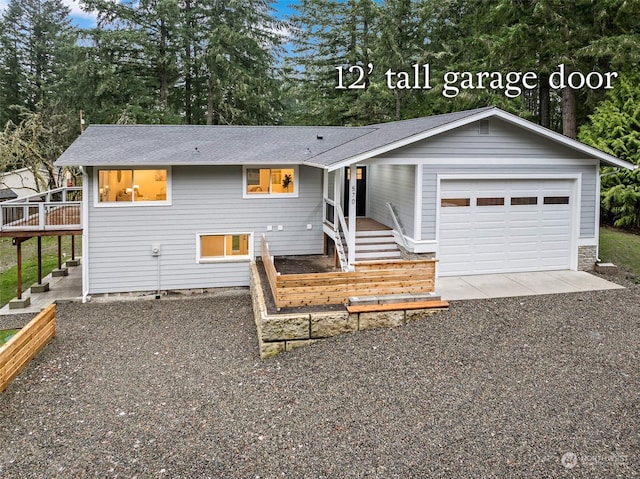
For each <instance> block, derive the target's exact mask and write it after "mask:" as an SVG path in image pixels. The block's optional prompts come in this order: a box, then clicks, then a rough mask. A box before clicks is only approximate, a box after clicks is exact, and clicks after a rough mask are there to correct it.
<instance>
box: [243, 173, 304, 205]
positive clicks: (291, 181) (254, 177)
mask: <svg viewBox="0 0 640 479" xmlns="http://www.w3.org/2000/svg"><path fill="white" fill-rule="evenodd" d="M243 177H244V194H243V196H244V197H245V198H253V197H265V196H270V197H273V196H296V197H297V196H298V167H297V166H289V167H271V168H256V167H245V168H244V175H243Z"/></svg>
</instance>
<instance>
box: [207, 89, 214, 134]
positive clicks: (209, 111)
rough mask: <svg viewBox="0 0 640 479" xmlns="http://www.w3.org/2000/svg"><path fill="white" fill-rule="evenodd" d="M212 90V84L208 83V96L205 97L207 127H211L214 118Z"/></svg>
mask: <svg viewBox="0 0 640 479" xmlns="http://www.w3.org/2000/svg"><path fill="white" fill-rule="evenodd" d="M213 96H214V88H213V84H212V83H211V82H209V88H208V95H207V125H213V124H214V123H213V116H214V113H215V111H214V99H213Z"/></svg>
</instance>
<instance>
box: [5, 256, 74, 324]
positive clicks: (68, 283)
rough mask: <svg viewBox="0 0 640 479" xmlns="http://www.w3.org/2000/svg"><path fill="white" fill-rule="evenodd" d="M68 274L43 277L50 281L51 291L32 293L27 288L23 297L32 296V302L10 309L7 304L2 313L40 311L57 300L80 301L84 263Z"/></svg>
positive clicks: (71, 268) (70, 269)
mask: <svg viewBox="0 0 640 479" xmlns="http://www.w3.org/2000/svg"><path fill="white" fill-rule="evenodd" d="M68 271H69V274H68V275H67V276H60V277H57V278H53V277H52V276H51V275H50V274H49V275H48V276H46V277H45V278H43V280H42V282H43V283H49V291H47V292H46V293H31V289H30V288H27V290H26V292H24V293H23V294H22V297H23V298H24V297H30V298H31V304H30V305H29V306H28V307H26V308H19V309H9V305H8V304H6V305H5V306H4V307H2V309H0V315H5V314H24V313H34V314H37V313H39V312H40V311H41V310H42V308H44V307H46V306H49V305H50V304H51V303H54V302H56V301H58V302H60V301H80V300H81V299H82V265H79V266H71V267H69V268H68Z"/></svg>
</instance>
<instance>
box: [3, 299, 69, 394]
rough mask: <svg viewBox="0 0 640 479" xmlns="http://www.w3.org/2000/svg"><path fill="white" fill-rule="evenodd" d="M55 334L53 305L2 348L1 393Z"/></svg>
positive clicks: (54, 309) (54, 307)
mask: <svg viewBox="0 0 640 479" xmlns="http://www.w3.org/2000/svg"><path fill="white" fill-rule="evenodd" d="M55 333H56V306H55V304H52V305H50V306H48V307H47V308H45V309H43V310H42V311H41V312H40V313H39V314H38V315H37V316H36V317H35V318H33V319H32V320H31V321H29V323H28V324H27V325H26V326H25V327H24V328H22V329H21V330H20V331H18V332H17V333H16V335H15V336H14V337H12V338H11V339H10V340H9V341H8V342H7V343H6V344H5V345H4V346H2V347H0V392H2V391H4V390H5V389H6V388H7V386H8V385H9V383H10V382H11V381H12V380H13V379H14V378H15V377H16V376H17V375H18V374H20V371H22V370H23V369H24V367H25V366H26V365H27V364H29V361H31V359H33V358H34V357H35V355H36V354H38V352H39V351H40V350H41V349H42V348H44V347H45V345H46V344H47V343H48V342H49V340H51V338H53V337H54V336H55Z"/></svg>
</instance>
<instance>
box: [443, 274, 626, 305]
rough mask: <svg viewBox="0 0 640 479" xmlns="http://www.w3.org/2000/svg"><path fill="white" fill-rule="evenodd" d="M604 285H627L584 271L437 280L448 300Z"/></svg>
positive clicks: (621, 287) (598, 287)
mask: <svg viewBox="0 0 640 479" xmlns="http://www.w3.org/2000/svg"><path fill="white" fill-rule="evenodd" d="M605 289H624V287H623V286H620V285H618V284H615V283H612V282H610V281H607V280H604V279H602V278H600V277H598V276H594V275H592V274H589V273H587V272H584V271H545V272H535V273H505V274H483V275H477V276H451V277H444V278H438V279H437V280H436V294H438V295H440V296H442V299H444V300H449V301H451V300H461V299H486V298H506V297H511V296H532V295H537V294H554V293H577V292H581V291H597V290H605Z"/></svg>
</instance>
